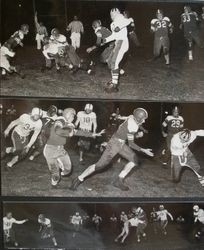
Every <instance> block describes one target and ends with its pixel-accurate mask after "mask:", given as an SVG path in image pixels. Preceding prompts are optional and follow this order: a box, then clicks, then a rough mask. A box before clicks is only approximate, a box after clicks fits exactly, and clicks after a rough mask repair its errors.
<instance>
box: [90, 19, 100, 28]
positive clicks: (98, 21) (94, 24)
mask: <svg viewBox="0 0 204 250" xmlns="http://www.w3.org/2000/svg"><path fill="white" fill-rule="evenodd" d="M98 27H101V20H94V21H93V23H92V28H93V29H94V30H95V29H97V28H98Z"/></svg>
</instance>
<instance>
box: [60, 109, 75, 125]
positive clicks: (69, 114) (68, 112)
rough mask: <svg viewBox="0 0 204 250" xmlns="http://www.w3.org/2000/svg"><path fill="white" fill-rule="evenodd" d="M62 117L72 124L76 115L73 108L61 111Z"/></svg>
mask: <svg viewBox="0 0 204 250" xmlns="http://www.w3.org/2000/svg"><path fill="white" fill-rule="evenodd" d="M62 115H63V117H64V118H65V120H66V121H68V122H70V123H71V122H72V121H73V120H74V116H75V115H76V110H75V109H73V108H66V109H65V110H64V111H63V114H62Z"/></svg>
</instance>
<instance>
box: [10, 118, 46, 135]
mask: <svg viewBox="0 0 204 250" xmlns="http://www.w3.org/2000/svg"><path fill="white" fill-rule="evenodd" d="M19 120H20V124H19V125H17V126H16V127H15V128H14V131H15V132H17V133H18V134H19V135H20V136H22V137H26V136H29V135H30V133H31V132H32V131H35V130H41V128H42V121H41V120H40V119H39V120H37V121H33V120H32V119H31V116H30V115H29V114H23V115H21V116H20V118H19Z"/></svg>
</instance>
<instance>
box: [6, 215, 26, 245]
mask: <svg viewBox="0 0 204 250" xmlns="http://www.w3.org/2000/svg"><path fill="white" fill-rule="evenodd" d="M27 221H28V219H25V220H16V219H15V218H13V215H12V213H11V212H8V213H6V216H5V217H3V231H4V242H5V243H12V244H14V246H15V247H18V246H19V244H18V242H17V240H16V232H15V229H14V228H13V224H19V225H21V224H24V223H25V222H27Z"/></svg>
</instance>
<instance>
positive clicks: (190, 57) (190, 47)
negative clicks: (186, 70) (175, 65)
mask: <svg viewBox="0 0 204 250" xmlns="http://www.w3.org/2000/svg"><path fill="white" fill-rule="evenodd" d="M185 38H186V42H187V46H188V60H189V61H193V37H192V35H191V34H190V33H186V34H185Z"/></svg>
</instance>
